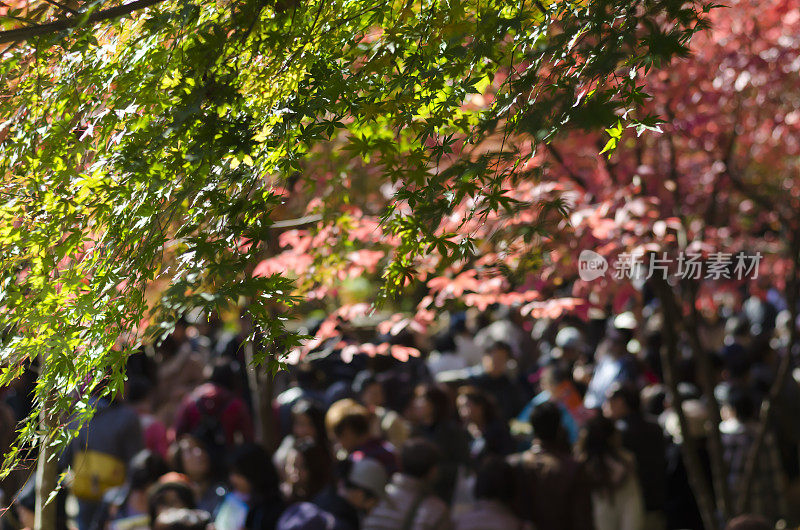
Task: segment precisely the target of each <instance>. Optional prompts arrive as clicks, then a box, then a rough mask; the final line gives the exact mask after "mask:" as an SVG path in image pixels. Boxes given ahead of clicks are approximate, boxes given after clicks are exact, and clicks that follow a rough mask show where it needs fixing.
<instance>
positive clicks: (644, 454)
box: [603, 383, 667, 530]
mask: <svg viewBox="0 0 800 530" xmlns="http://www.w3.org/2000/svg"><path fill="white" fill-rule="evenodd" d="M603 415H604V416H606V417H607V418H609V419H610V420H612V421H614V422H615V423H616V427H617V429H618V430H619V432H620V434H621V437H622V447H623V448H625V449H627V450H628V451H630V452H631V453H633V456H634V458H635V459H636V471H637V475H638V477H639V483H640V484H641V486H642V497H643V500H644V508H645V519H646V526H647V528H648V530H650V529H652V530H657V529H659V528H664V527H665V526H666V519H665V516H664V503H665V501H666V496H667V491H666V483H667V447H666V438H665V436H664V433H663V431H662V430H661V427H660V426H659V425H658V423H656V422H654V421H652V420H650V419H648V418H646V417H645V416H644V415H643V414H642V411H641V400H640V399H639V392H638V391H637V390H636V388H635V387H633V386H631V385H625V384H620V383H614V384H613V385H612V386H611V387H610V388H609V390H608V394H607V397H606V401H605V402H604V403H603Z"/></svg>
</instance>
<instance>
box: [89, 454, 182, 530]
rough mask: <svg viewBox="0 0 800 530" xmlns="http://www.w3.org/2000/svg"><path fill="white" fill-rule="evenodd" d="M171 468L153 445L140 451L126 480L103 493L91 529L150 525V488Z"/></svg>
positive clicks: (102, 529)
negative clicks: (148, 495)
mask: <svg viewBox="0 0 800 530" xmlns="http://www.w3.org/2000/svg"><path fill="white" fill-rule="evenodd" d="M167 471H168V468H167V463H166V462H165V461H164V459H163V458H161V455H159V454H158V453H154V452H153V451H151V450H150V449H143V450H141V451H139V452H138V453H137V454H136V455H135V456H134V457H133V459H132V460H131V462H130V464H129V465H128V479H127V480H126V481H125V484H124V485H122V486H120V487H117V488H112V489H110V490H108V491H107V492H106V494H105V495H104V496H103V503H102V505H101V506H100V508H99V509H98V510H97V513H96V514H95V517H94V519H93V520H92V523H91V525H90V528H91V530H105V528H106V527H107V526H108V527H109V528H111V529H116V528H125V529H129V530H135V529H139V528H141V529H146V528H148V527H149V524H150V521H149V517H148V510H147V492H148V490H149V489H150V487H151V486H152V485H153V484H155V483H156V482H158V479H159V478H160V477H161V476H163V475H165V474H166V473H167Z"/></svg>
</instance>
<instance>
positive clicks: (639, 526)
mask: <svg viewBox="0 0 800 530" xmlns="http://www.w3.org/2000/svg"><path fill="white" fill-rule="evenodd" d="M577 456H578V459H579V460H580V461H581V463H582V464H583V466H584V467H585V470H586V474H587V476H588V477H589V480H590V483H591V488H592V510H593V512H594V513H593V515H594V525H595V529H596V530H643V528H644V504H643V501H642V491H641V485H640V484H639V480H638V478H637V477H636V461H635V459H634V456H633V455H632V454H631V453H629V452H628V451H626V450H625V449H623V448H622V444H621V440H620V435H619V432H618V431H617V429H616V427H615V426H614V422H612V421H611V420H609V419H608V418H605V417H603V416H596V417H594V418H592V419H590V420H589V421H588V422H587V423H586V426H585V427H584V429H583V431H582V432H581V436H580V439H579V440H578V446H577Z"/></svg>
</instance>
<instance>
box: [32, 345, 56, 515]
mask: <svg viewBox="0 0 800 530" xmlns="http://www.w3.org/2000/svg"><path fill="white" fill-rule="evenodd" d="M42 362H44V359H42ZM39 414H40V417H41V421H40V424H41V427H42V434H41V437H40V442H39V458H38V460H37V463H36V506H35V508H34V510H35V511H34V524H33V526H34V529H35V530H54V529H55V527H56V503H55V502H50V503H48V502H47V499H48V498H49V497H50V494H51V493H52V492H53V491H55V489H56V484H57V481H58V460H57V459H56V458H55V455H54V454H53V448H52V447H50V438H49V434H50V432H51V431H52V429H53V427H54V426H55V425H54V418H53V416H52V414H51V413H50V407H49V406H48V403H45V404H44V406H43V407H42V410H41V411H40V413H39Z"/></svg>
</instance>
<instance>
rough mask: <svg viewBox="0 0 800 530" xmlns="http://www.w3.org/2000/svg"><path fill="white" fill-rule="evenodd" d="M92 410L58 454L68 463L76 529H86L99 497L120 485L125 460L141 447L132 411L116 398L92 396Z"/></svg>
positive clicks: (140, 432)
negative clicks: (63, 450)
mask: <svg viewBox="0 0 800 530" xmlns="http://www.w3.org/2000/svg"><path fill="white" fill-rule="evenodd" d="M91 404H92V405H93V406H95V407H96V412H95V414H94V416H93V417H92V419H91V420H90V421H89V423H87V424H86V425H85V426H84V427H83V428H82V429H81V431H80V432H79V433H78V435H77V436H76V437H75V439H74V440H73V441H72V443H71V444H70V446H69V447H68V448H67V450H66V451H65V452H64V454H63V456H62V463H64V464H66V465H69V466H70V490H71V493H72V495H73V496H75V498H76V499H77V501H78V516H77V518H76V520H77V524H78V529H79V530H88V529H89V528H90V525H91V523H92V521H93V520H94V518H95V516H96V515H97V511H98V509H100V507H101V506H102V500H103V496H104V495H105V494H106V492H107V491H108V490H110V489H111V488H116V487H118V486H122V485H123V484H124V483H125V480H126V478H127V474H128V463H129V462H130V461H131V460H132V459H133V457H134V455H136V453H138V452H139V451H140V450H141V449H143V448H144V436H143V435H142V428H141V424H140V422H139V417H138V416H137V414H136V411H135V410H133V409H132V408H131V407H129V406H128V405H126V404H124V403H123V402H122V401H120V400H110V399H108V398H106V397H92V398H91Z"/></svg>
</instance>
